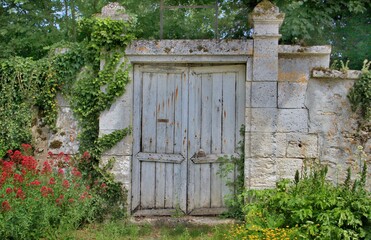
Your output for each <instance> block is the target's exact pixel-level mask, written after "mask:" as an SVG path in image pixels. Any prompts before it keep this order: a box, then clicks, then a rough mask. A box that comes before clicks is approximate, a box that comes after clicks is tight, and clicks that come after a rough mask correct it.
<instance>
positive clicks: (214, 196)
mask: <svg viewBox="0 0 371 240" xmlns="http://www.w3.org/2000/svg"><path fill="white" fill-rule="evenodd" d="M219 167H220V164H219V163H213V164H211V169H210V171H211V173H210V179H211V180H210V181H211V201H210V207H223V204H222V202H223V201H222V200H223V196H222V179H221V178H220V176H219V174H218V171H219Z"/></svg>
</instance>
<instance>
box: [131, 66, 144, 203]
mask: <svg viewBox="0 0 371 240" xmlns="http://www.w3.org/2000/svg"><path fill="white" fill-rule="evenodd" d="M142 81H143V79H142V66H138V65H134V79H133V82H134V89H133V91H134V94H133V95H134V100H133V104H134V106H133V108H134V109H133V164H132V173H131V174H132V176H131V177H132V186H131V196H132V199H131V210H135V209H136V208H137V207H138V206H139V203H140V162H139V161H138V159H136V158H135V155H136V154H137V153H138V152H139V151H140V141H141V137H140V136H141V110H142Z"/></svg>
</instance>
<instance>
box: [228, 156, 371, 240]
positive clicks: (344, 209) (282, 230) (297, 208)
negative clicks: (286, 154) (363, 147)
mask: <svg viewBox="0 0 371 240" xmlns="http://www.w3.org/2000/svg"><path fill="white" fill-rule="evenodd" d="M326 174H327V166H323V165H321V164H318V163H316V162H313V161H310V162H306V165H305V167H304V169H303V170H302V173H301V175H300V174H299V172H297V173H296V177H295V180H294V181H290V180H287V179H284V180H281V181H279V182H277V186H276V188H275V189H266V190H249V191H247V192H245V193H244V195H243V196H244V198H245V199H246V204H245V205H244V207H243V209H242V211H243V213H244V215H245V222H246V223H245V224H244V225H243V227H241V226H240V227H235V228H232V229H231V231H230V234H229V235H228V236H229V237H228V238H227V239H242V238H244V237H245V238H247V237H249V239H294V238H297V239H369V238H370V237H371V235H370V234H371V195H370V192H368V191H366V189H365V183H366V176H367V165H366V162H364V163H363V169H362V172H361V174H360V175H359V176H358V178H357V179H356V180H354V181H353V182H352V180H351V179H352V176H351V172H350V169H349V170H348V175H347V178H346V180H345V182H344V184H343V185H339V186H335V185H333V183H331V182H328V181H327V180H326Z"/></svg>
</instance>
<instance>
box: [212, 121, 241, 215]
mask: <svg viewBox="0 0 371 240" xmlns="http://www.w3.org/2000/svg"><path fill="white" fill-rule="evenodd" d="M240 136H241V140H240V141H239V143H238V153H239V156H238V157H221V158H219V159H218V160H219V161H220V162H221V163H220V169H219V171H218V174H219V175H220V176H221V177H222V178H223V179H226V180H227V185H228V186H229V187H230V188H231V190H232V191H231V192H232V194H231V195H230V196H227V199H226V204H227V207H228V211H227V212H225V213H224V216H226V217H231V218H237V219H240V220H244V219H243V218H244V214H243V212H242V207H243V205H244V199H243V197H242V193H243V192H244V190H245V174H244V173H245V125H242V126H241V128H240ZM233 171H237V176H236V178H235V179H233V180H230V179H228V175H229V173H231V172H233Z"/></svg>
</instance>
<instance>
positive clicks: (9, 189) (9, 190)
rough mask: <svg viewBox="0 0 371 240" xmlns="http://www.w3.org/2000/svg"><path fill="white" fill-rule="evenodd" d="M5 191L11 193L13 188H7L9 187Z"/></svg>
mask: <svg viewBox="0 0 371 240" xmlns="http://www.w3.org/2000/svg"><path fill="white" fill-rule="evenodd" d="M5 192H6V194H10V193H12V192H13V189H11V188H7V189H6V190H5Z"/></svg>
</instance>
